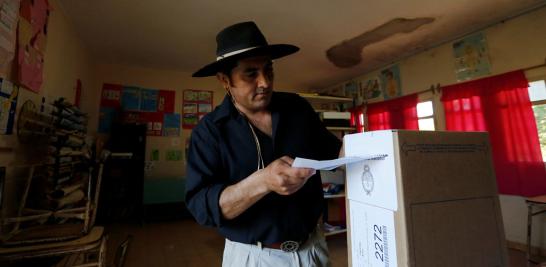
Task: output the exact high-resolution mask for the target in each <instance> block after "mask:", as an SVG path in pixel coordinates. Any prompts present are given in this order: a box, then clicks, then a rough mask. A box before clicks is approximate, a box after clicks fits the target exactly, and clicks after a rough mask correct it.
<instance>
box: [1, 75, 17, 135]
mask: <svg viewBox="0 0 546 267" xmlns="http://www.w3.org/2000/svg"><path fill="white" fill-rule="evenodd" d="M18 95H19V88H18V87H17V86H15V85H13V83H12V82H10V81H8V80H5V79H0V134H12V132H13V123H14V121H15V109H16V107H17V96H18Z"/></svg>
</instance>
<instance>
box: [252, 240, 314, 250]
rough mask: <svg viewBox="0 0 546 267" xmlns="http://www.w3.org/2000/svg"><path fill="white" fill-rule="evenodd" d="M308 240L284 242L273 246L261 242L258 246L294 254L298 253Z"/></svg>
mask: <svg viewBox="0 0 546 267" xmlns="http://www.w3.org/2000/svg"><path fill="white" fill-rule="evenodd" d="M305 241H307V240H303V241H292V240H288V241H284V242H277V243H272V244H263V243H261V242H258V246H261V247H264V248H271V249H279V250H282V251H284V252H294V251H298V249H299V248H300V246H301V245H303V244H304V243H305Z"/></svg>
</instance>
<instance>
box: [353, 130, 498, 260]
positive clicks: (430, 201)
mask: <svg viewBox="0 0 546 267" xmlns="http://www.w3.org/2000/svg"><path fill="white" fill-rule="evenodd" d="M344 142H345V155H346V156H368V155H373V154H386V155H387V156H386V157H385V158H383V159H382V160H369V161H364V162H360V163H354V164H349V165H347V189H346V190H347V205H348V211H349V212H348V214H349V220H348V225H349V226H348V228H349V229H348V230H349V233H348V248H349V262H350V265H351V266H384V267H386V266H391V267H395V266H418V267H429V266H430V267H433V266H434V267H437V266H443V267H445V266H457V267H460V266H465V267H469V266H476V267H478V266H479V267H488V266H491V267H492V266H507V265H508V262H507V256H506V242H505V237H504V228H503V223H502V218H501V211H500V205H499V200H498V194H497V188H496V180H495V174H494V171H493V166H492V161H491V151H490V146H489V137H488V135H487V133H482V132H419V131H398V130H388V131H374V132H366V133H360V134H351V135H346V136H345V137H344Z"/></svg>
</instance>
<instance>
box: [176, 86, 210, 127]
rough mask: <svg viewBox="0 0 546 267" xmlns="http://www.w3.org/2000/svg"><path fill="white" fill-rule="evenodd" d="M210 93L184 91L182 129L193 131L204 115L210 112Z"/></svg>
mask: <svg viewBox="0 0 546 267" xmlns="http://www.w3.org/2000/svg"><path fill="white" fill-rule="evenodd" d="M212 96H213V92H212V91H203V90H184V98H183V101H182V105H183V106H182V128H184V129H193V128H194V127H195V126H196V125H197V123H198V122H199V120H201V118H203V116H205V114H207V113H209V112H211V111H212Z"/></svg>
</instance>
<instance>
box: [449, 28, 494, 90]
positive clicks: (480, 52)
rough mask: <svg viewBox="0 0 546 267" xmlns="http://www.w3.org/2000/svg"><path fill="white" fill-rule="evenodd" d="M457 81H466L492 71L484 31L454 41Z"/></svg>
mask: <svg viewBox="0 0 546 267" xmlns="http://www.w3.org/2000/svg"><path fill="white" fill-rule="evenodd" d="M453 56H454V57H455V74H456V76H457V81H466V80H470V79H473V78H476V77H480V76H485V75H488V74H490V73H491V64H490V63H489V52H488V49H487V41H486V39H485V35H484V34H483V33H477V34H474V35H470V36H468V37H465V38H464V39H462V40H460V41H457V42H455V43H453Z"/></svg>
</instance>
